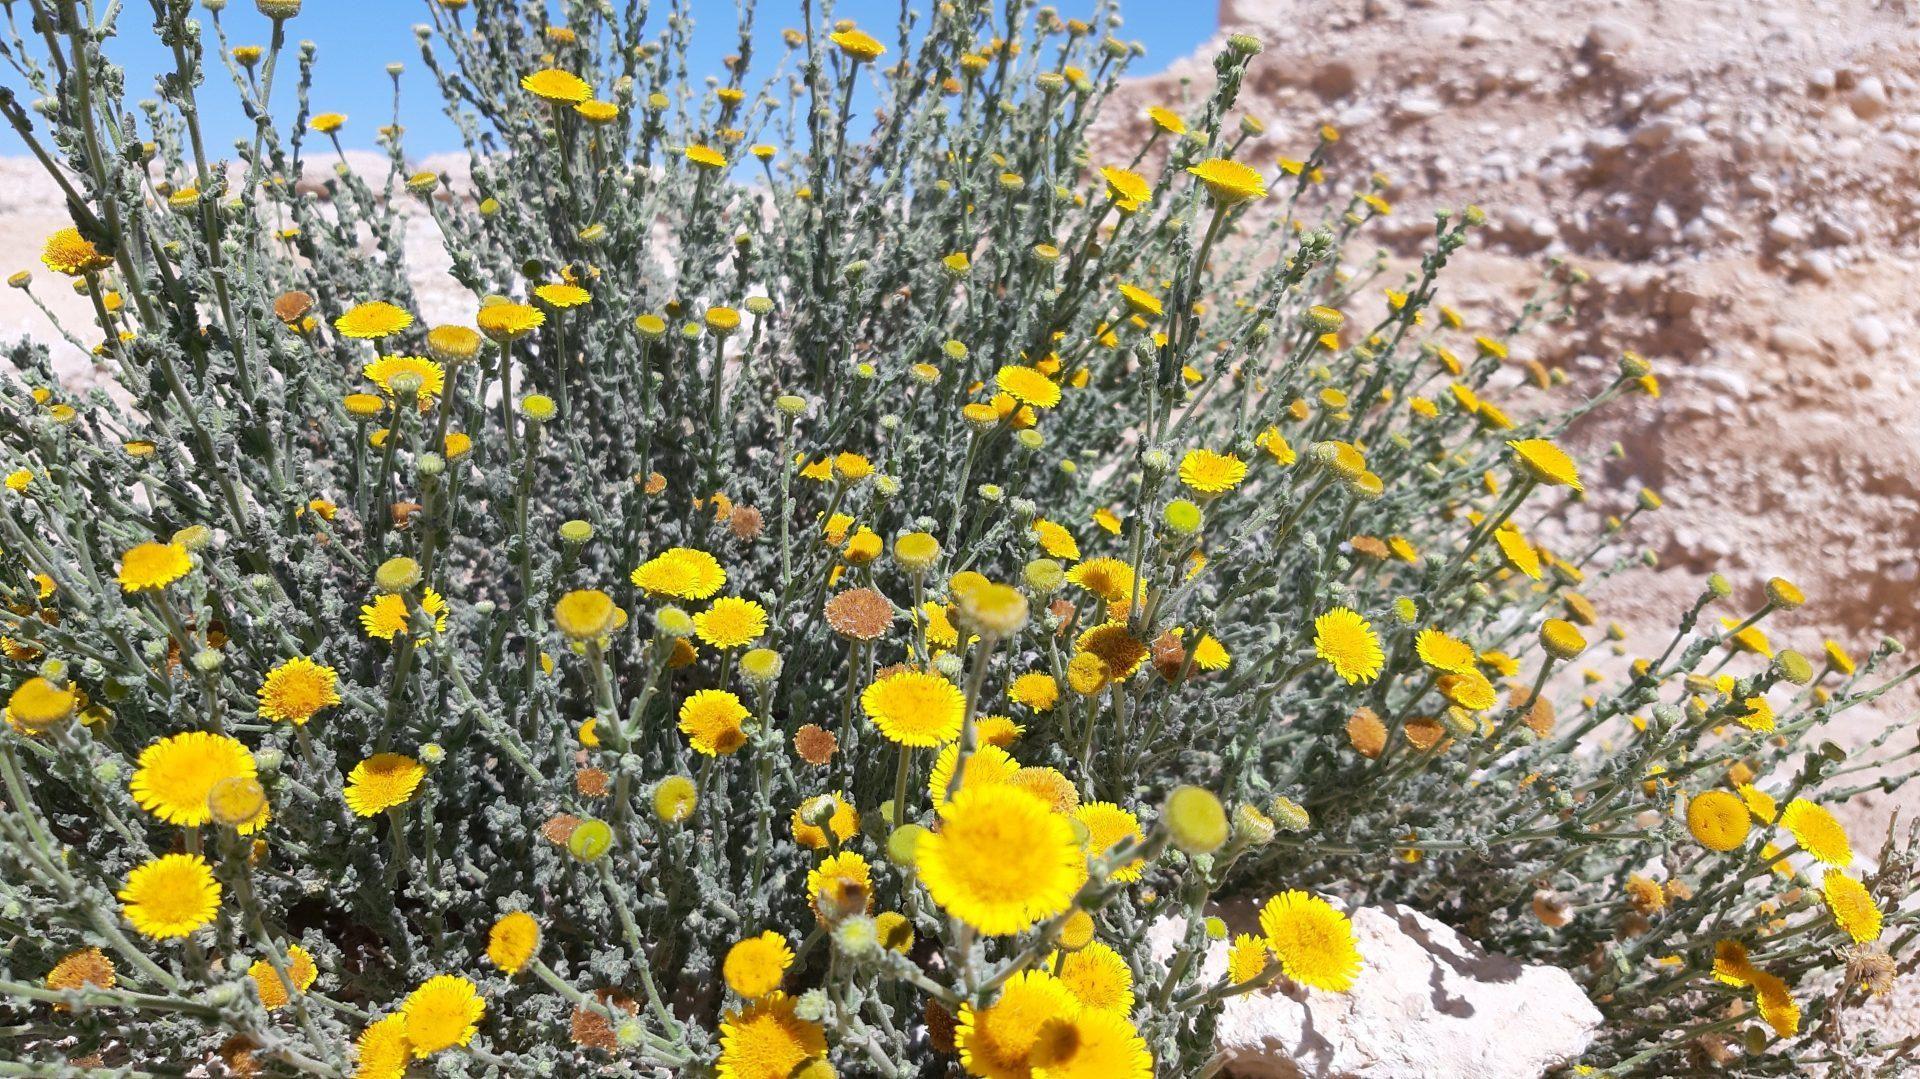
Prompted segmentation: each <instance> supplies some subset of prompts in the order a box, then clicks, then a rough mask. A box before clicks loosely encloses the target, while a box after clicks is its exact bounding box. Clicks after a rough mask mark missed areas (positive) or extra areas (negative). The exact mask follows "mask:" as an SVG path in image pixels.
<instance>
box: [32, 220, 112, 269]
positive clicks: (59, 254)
mask: <svg viewBox="0 0 1920 1079" xmlns="http://www.w3.org/2000/svg"><path fill="white" fill-rule="evenodd" d="M40 261H41V262H44V263H46V265H47V269H49V270H52V271H53V272H54V273H57V274H65V275H67V276H68V277H79V276H81V275H83V274H89V273H96V272H98V271H100V270H104V269H106V268H107V267H109V266H111V265H113V259H111V258H109V257H108V256H107V255H106V254H104V253H102V252H101V250H100V249H99V248H97V247H95V246H93V242H92V241H91V240H88V239H87V238H86V237H84V236H82V235H80V230H79V229H72V228H68V229H61V230H60V231H58V232H56V233H54V234H53V235H51V236H49V237H47V244H46V247H45V249H43V250H42V251H41V253H40Z"/></svg>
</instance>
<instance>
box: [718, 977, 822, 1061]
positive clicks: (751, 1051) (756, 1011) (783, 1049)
mask: <svg viewBox="0 0 1920 1079" xmlns="http://www.w3.org/2000/svg"><path fill="white" fill-rule="evenodd" d="M826 1051H827V1035H826V1031H824V1030H822V1029H821V1027H820V1024H818V1023H814V1022H811V1021H809V1020H806V1019H802V1018H800V1017H799V1016H797V1015H795V1014H794V1001H793V999H792V998H791V997H788V996H787V995H786V994H784V993H769V994H768V995H767V996H766V997H764V998H762V999H760V1000H757V1001H755V1002H754V1003H752V1004H750V1005H748V1006H747V1007H745V1008H741V1009H739V1010H737V1011H730V1012H728V1013H726V1015H725V1016H724V1017H722V1018H721V1020H720V1060H719V1062H718V1064H717V1070H716V1071H715V1072H714V1075H715V1079H788V1077H789V1076H791V1075H793V1074H795V1069H796V1068H798V1067H799V1066H800V1065H802V1064H804V1063H806V1062H807V1061H809V1060H812V1059H813V1058H815V1057H819V1056H822V1055H824V1054H825V1053H826Z"/></svg>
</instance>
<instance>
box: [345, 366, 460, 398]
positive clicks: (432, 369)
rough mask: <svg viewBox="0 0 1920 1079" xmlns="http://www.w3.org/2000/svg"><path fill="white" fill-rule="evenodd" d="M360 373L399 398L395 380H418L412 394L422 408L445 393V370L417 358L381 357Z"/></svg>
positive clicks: (390, 394)
mask: <svg viewBox="0 0 1920 1079" xmlns="http://www.w3.org/2000/svg"><path fill="white" fill-rule="evenodd" d="M360 373H361V374H363V375H365V376H367V378H368V379H369V380H371V381H372V382H373V384H374V385H376V386H378V387H380V389H381V390H382V391H383V392H385V393H386V394H388V395H389V396H399V391H397V390H395V389H394V388H393V387H394V380H395V379H398V378H401V377H402V376H411V377H413V378H415V379H418V380H419V382H420V386H419V389H417V390H415V391H414V393H415V395H416V396H417V397H418V398H419V400H420V403H421V404H422V405H423V406H424V405H427V404H429V403H431V402H432V401H433V399H434V398H436V397H438V396H440V395H441V394H443V393H445V392H447V369H446V368H444V367H442V366H440V365H439V364H437V363H435V362H433V361H432V360H429V359H423V358H422V357H419V356H382V357H380V358H379V359H377V360H375V361H373V362H372V363H369V364H367V365H366V366H365V367H364V368H362V369H361V371H360Z"/></svg>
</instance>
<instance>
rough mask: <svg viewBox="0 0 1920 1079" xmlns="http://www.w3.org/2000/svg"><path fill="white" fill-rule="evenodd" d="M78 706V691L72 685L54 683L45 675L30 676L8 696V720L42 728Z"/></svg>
mask: <svg viewBox="0 0 1920 1079" xmlns="http://www.w3.org/2000/svg"><path fill="white" fill-rule="evenodd" d="M79 706H80V694H79V692H78V691H77V690H75V689H74V688H73V687H72V686H62V685H56V684H54V683H53V682H50V681H48V680H47V679H45V678H29V679H27V680H26V681H25V682H22V683H20V686H19V688H17V689H15V690H14V691H13V694H12V695H11V696H9V697H8V698H7V708H6V715H7V721H8V722H9V723H11V724H14V725H16V726H18V727H20V728H23V729H25V730H27V731H44V730H46V729H48V728H50V727H52V726H53V725H54V724H56V723H59V722H60V721H61V720H63V719H66V718H67V717H68V716H71V715H73V712H74V709H76V708H78V707H79Z"/></svg>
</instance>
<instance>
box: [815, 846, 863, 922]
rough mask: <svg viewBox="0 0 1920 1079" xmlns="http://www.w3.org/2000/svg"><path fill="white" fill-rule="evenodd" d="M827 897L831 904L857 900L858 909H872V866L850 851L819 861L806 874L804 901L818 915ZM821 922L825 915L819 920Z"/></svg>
mask: <svg viewBox="0 0 1920 1079" xmlns="http://www.w3.org/2000/svg"><path fill="white" fill-rule="evenodd" d="M822 898H826V899H828V900H830V901H833V902H836V903H838V902H840V901H843V900H848V899H850V898H851V899H858V900H859V901H860V905H861V909H862V910H865V909H870V908H871V907H872V906H873V867H871V866H869V865H868V864H867V860H866V859H865V858H862V857H860V855H858V854H856V853H854V852H853V851H850V850H843V851H841V852H840V853H838V854H830V855H828V856H827V857H825V858H822V859H821V860H820V864H819V865H817V866H815V867H813V868H812V869H810V870H808V871H807V901H808V902H809V903H811V904H812V905H813V912H814V914H816V915H819V914H820V912H821V908H820V901H821V899H822ZM822 920H823V921H824V920H825V919H824V916H823V917H822Z"/></svg>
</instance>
